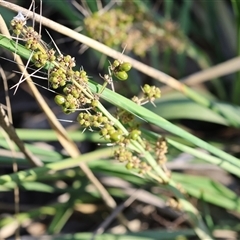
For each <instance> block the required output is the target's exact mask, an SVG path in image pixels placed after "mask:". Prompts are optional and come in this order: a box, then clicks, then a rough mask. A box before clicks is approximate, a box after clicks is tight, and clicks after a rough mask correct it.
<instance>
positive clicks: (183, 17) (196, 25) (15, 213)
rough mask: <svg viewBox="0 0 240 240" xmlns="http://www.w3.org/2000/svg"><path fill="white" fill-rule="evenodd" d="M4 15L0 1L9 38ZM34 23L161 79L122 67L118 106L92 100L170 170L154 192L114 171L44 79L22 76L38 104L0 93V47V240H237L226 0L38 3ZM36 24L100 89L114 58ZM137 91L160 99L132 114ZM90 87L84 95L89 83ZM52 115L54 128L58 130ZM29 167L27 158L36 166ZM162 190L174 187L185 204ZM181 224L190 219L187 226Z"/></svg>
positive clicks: (8, 65) (234, 80) (235, 16)
mask: <svg viewBox="0 0 240 240" xmlns="http://www.w3.org/2000/svg"><path fill="white" fill-rule="evenodd" d="M8 2H10V3H15V4H17V5H19V6H23V7H25V8H27V9H28V8H29V5H30V2H28V1H20V0H19V1H8ZM1 5H2V6H1ZM16 11H19V10H15V11H13V10H10V9H8V8H6V6H5V7H4V1H0V13H1V15H2V17H3V19H4V21H5V22H6V24H7V25H8V28H9V30H10V33H12V31H11V27H10V21H11V19H12V18H13V17H14V16H16ZM35 11H36V12H37V13H39V12H40V11H41V4H40V2H37V1H36V5H35ZM42 15H43V16H45V17H47V18H49V19H52V20H53V21H55V22H57V23H59V24H62V25H63V26H66V27H69V28H71V29H75V30H76V31H77V32H81V33H82V34H84V35H86V36H88V37H89V38H91V39H95V40H97V41H99V42H102V43H103V44H105V45H107V46H109V47H110V48H112V49H115V50H117V51H119V52H120V53H121V52H123V50H124V53H123V55H118V56H122V58H123V60H124V61H126V60H125V59H124V55H128V56H130V57H131V58H133V59H136V60H138V61H139V62H142V63H144V64H146V65H147V66H150V67H152V68H155V69H156V70H160V71H161V72H160V71H152V69H145V68H144V67H143V66H142V65H139V63H138V62H134V61H133V60H131V59H128V60H129V62H131V64H132V66H133V69H131V71H130V72H129V78H128V80H127V81H118V82H116V83H115V84H114V85H115V91H116V92H117V93H119V94H120V95H121V96H120V95H117V94H116V93H112V92H111V91H108V90H104V92H103V93H102V96H101V101H103V102H102V103H103V104H104V106H105V107H106V109H107V110H108V111H109V112H111V113H113V112H114V110H115V107H114V106H117V107H122V108H123V109H125V110H127V111H130V112H131V113H134V114H135V115H136V116H138V121H139V123H141V124H142V125H141V131H142V133H143V135H144V138H145V139H147V140H148V141H149V142H151V143H152V142H156V141H157V139H158V137H159V136H164V137H165V139H166V143H167V147H168V152H167V154H166V157H167V163H166V165H164V166H163V167H166V169H168V170H169V171H171V180H170V183H169V184H161V183H159V181H158V179H153V178H151V177H150V176H145V175H144V176H142V177H141V176H139V175H137V174H136V172H134V171H132V170H128V169H126V167H125V164H123V163H119V162H118V161H116V160H115V159H114V157H113V152H114V149H115V148H116V146H112V145H111V146H108V145H107V144H106V142H105V141H104V140H103V138H102V137H101V136H99V134H98V133H97V132H94V131H93V132H90V131H88V130H86V131H83V128H80V126H79V124H78V123H77V122H76V118H77V115H78V113H73V114H69V115H66V114H64V113H62V111H61V108H60V107H59V106H57V105H56V104H55V103H54V101H53V99H54V96H55V95H56V93H54V92H51V91H49V90H48V87H49V84H48V81H46V79H45V80H43V79H39V78H33V80H34V83H35V84H37V86H38V90H39V91H40V95H39V94H38V93H37V92H35V90H34V89H33V87H31V86H30V85H28V84H27V82H23V83H22V84H21V85H20V87H19V89H18V90H17V92H16V94H15V95H13V92H14V90H13V89H11V90H10V88H11V87H12V86H14V85H15V84H16V82H18V80H19V79H20V76H21V74H20V73H19V69H18V66H17V64H16V63H15V60H16V59H15V60H14V59H13V56H12V53H11V51H12V52H13V53H14V52H15V47H16V44H15V43H14V42H16V41H17V40H16V39H13V41H14V42H11V41H9V40H6V39H5V38H3V37H0V46H1V47H0V52H1V59H0V64H1V69H0V73H1V79H2V81H1V84H2V86H1V89H5V91H4V90H2V91H1V103H2V104H3V105H6V106H7V107H6V108H5V109H6V112H7V113H8V118H9V119H10V121H11V116H12V118H13V126H14V128H15V130H16V132H15V130H14V129H10V128H9V127H7V126H5V125H4V121H3V120H1V122H0V124H1V126H2V128H3V129H2V130H1V133H0V134H1V136H0V145H1V151H0V164H1V168H0V174H1V176H0V183H1V184H0V191H1V193H0V237H1V238H3V239H5V238H8V237H9V238H13V237H14V235H15V237H16V238H17V237H19V236H24V235H28V236H31V238H30V239H32V238H33V237H38V239H44V237H42V238H41V236H43V235H45V237H46V235H47V236H49V239H111V240H112V239H144V240H145V239H178V240H179V239H199V238H201V239H203V240H205V239H206V238H209V239H211V238H213V239H238V238H239V235H238V232H239V228H240V225H239V211H240V202H239V176H240V162H239V159H238V158H239V153H240V148H239V126H240V108H239V103H240V97H239V96H240V75H239V72H238V70H239V69H240V59H239V58H238V55H239V52H240V45H239V43H240V39H239V38H240V35H239V29H240V28H239V26H240V17H239V16H240V4H239V3H238V1H224V0H221V1H202V0H200V1H189V0H186V1H184V0H183V1H171V0H164V1H147V0H146V1H116V2H114V1H107V0H106V1H98V0H96V1H86V2H84V1H72V2H69V1H64V0H61V1H60V0H59V1H54V0H52V1H47V0H46V1H45V0H43V1H42ZM36 19H37V18H36ZM36 19H35V20H33V22H32V21H31V20H30V19H29V20H28V25H32V24H34V28H35V29H36V30H37V29H39V24H38V23H37V21H36ZM42 23H44V22H43V21H42ZM43 25H44V24H42V30H41V34H42V39H43V40H44V42H46V43H47V44H49V45H50V46H51V47H55V46H54V44H53V43H52V39H54V41H55V42H56V45H57V47H58V48H59V49H60V50H61V52H62V53H63V54H70V55H71V56H72V57H75V59H76V62H77V66H78V67H79V68H80V66H83V68H84V70H85V71H86V72H87V74H88V76H90V77H91V80H93V81H94V82H98V83H100V84H102V83H103V79H102V78H101V77H100V76H99V74H101V75H103V74H104V73H107V71H108V66H109V61H111V62H112V61H113V59H112V58H111V57H114V56H113V55H114V52H111V51H110V50H105V49H104V48H101V47H100V48H99V47H98V46H97V45H96V43H95V45H94V42H93V45H91V44H92V42H91V41H90V39H86V40H84V39H81V41H80V42H83V43H85V44H81V43H79V42H78V41H76V38H74V37H72V36H69V35H68V34H66V33H65V35H63V34H62V33H59V32H60V31H61V28H55V29H54V30H53V29H52V28H51V26H49V27H47V26H43ZM1 26H3V25H1ZM40 26H41V24H40ZM1 28H2V27H1ZM45 29H47V30H48V31H49V33H50V35H51V37H52V39H50V37H49V35H48V33H47V32H46V31H45ZM62 29H63V28H62ZM1 31H2V29H1ZM66 35H67V36H66ZM18 41H19V43H21V44H24V42H21V41H20V40H18ZM96 49H97V50H96ZM9 50H10V51H9ZM17 53H18V54H20V55H21V56H22V57H25V58H26V59H25V63H26V62H27V59H28V57H29V56H30V51H29V50H27V49H26V48H25V47H21V46H20V44H19V49H18V52H17ZM10 59H12V61H10ZM114 59H118V57H114ZM230 60H231V61H230ZM229 61H230V62H229ZM219 64H221V65H220V66H219ZM30 65H31V64H30ZM31 67H33V69H29V71H30V72H34V70H35V69H36V68H35V67H34V66H32V65H31ZM42 71H43V73H42V74H41V73H37V75H39V76H41V77H45V76H46V74H47V73H48V72H47V70H44V69H42ZM164 73H165V74H164ZM170 76H172V77H170ZM176 79H178V81H177V80H176ZM6 80H7V81H6ZM6 82H7V87H6V85H4V84H6ZM146 83H147V84H149V85H155V86H157V87H160V89H161V92H162V96H161V98H160V99H158V100H156V101H155V103H154V104H150V103H148V104H147V105H145V106H144V108H142V107H140V106H135V105H132V103H131V102H129V101H128V99H131V98H132V97H133V96H139V95H141V86H143V85H144V84H146ZM91 84H92V85H91ZM184 84H187V85H188V86H189V87H186V85H184ZM90 87H91V89H92V91H96V85H95V83H90ZM41 96H42V97H43V99H41ZM9 101H10V102H9ZM47 107H49V108H50V109H48V110H47V109H46V108H47ZM148 110H150V111H151V112H149V111H148ZM52 113H53V114H52ZM55 116H56V119H64V121H61V123H62V125H63V127H64V128H62V127H61V126H60V125H59V124H58V122H57V121H56V119H55ZM1 119H3V116H2V117H1ZM165 120H167V121H165ZM15 133H17V135H15ZM17 136H18V137H19V138H17ZM10 139H12V140H13V142H14V144H12V143H11V141H10ZM23 142H24V146H25V147H26V149H24V148H23V145H22V143H23ZM15 145H17V146H18V147H16V146H15ZM79 150H80V151H79ZM80 152H81V155H80ZM164 155H165V153H164ZM29 159H32V160H34V159H35V160H36V161H35V162H34V164H35V165H37V166H38V167H33V165H32V164H31V162H29ZM85 163H86V165H85ZM42 164H44V166H42ZM79 165H80V167H79ZM86 166H87V168H85V167H86ZM88 167H89V169H90V171H89V170H86V169H88ZM17 172H19V173H17ZM94 176H96V178H94ZM89 179H90V180H89ZM94 179H95V180H94ZM175 184H176V185H175ZM96 186H98V187H96ZM176 186H177V187H176ZM174 187H176V189H178V190H179V189H181V190H180V192H181V193H183V195H184V197H185V199H186V201H185V200H184V201H185V202H181V201H182V199H180V198H179V195H178V193H177V194H176V189H175V188H174ZM179 203H184V204H185V203H186V205H184V204H183V205H182V206H180V205H179ZM193 207H194V208H193ZM194 209H197V210H198V211H197V210H196V211H195V210H194ZM120 213H121V214H120ZM191 214H193V215H194V216H195V217H196V219H195V220H196V221H195V222H194V223H193V222H192V221H191V219H190V218H191V216H190V215H191ZM93 233H94V235H93ZM204 234H205V235H204Z"/></svg>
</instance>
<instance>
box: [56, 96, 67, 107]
mask: <svg viewBox="0 0 240 240" xmlns="http://www.w3.org/2000/svg"><path fill="white" fill-rule="evenodd" d="M54 101H55V103H56V104H57V105H59V106H62V105H63V104H64V103H65V102H66V99H65V97H63V96H61V95H56V96H55V98H54Z"/></svg>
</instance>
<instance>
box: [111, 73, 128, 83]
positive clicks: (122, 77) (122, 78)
mask: <svg viewBox="0 0 240 240" xmlns="http://www.w3.org/2000/svg"><path fill="white" fill-rule="evenodd" d="M114 75H115V76H116V77H117V79H118V80H120V81H125V80H127V78H128V74H127V73H126V72H125V71H118V72H115V73H114Z"/></svg>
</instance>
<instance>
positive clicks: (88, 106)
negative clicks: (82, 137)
mask: <svg viewBox="0 0 240 240" xmlns="http://www.w3.org/2000/svg"><path fill="white" fill-rule="evenodd" d="M10 25H11V30H12V32H13V34H14V36H13V37H14V38H15V39H17V40H16V44H15V50H14V51H16V53H18V54H20V55H21V52H19V51H18V45H19V44H20V43H19V42H21V43H22V44H24V46H25V49H28V50H29V52H30V58H29V61H31V62H33V63H34V65H35V67H36V68H37V70H39V71H40V70H42V69H47V75H48V81H49V85H50V87H51V88H52V89H53V90H54V91H56V90H57V92H60V94H57V95H56V96H55V102H56V104H57V105H59V106H60V107H61V109H62V111H63V112H64V113H65V114H71V113H73V112H75V111H77V112H79V114H78V117H77V121H78V123H79V124H80V126H81V127H82V128H83V129H84V130H90V131H94V132H98V133H99V135H100V136H101V137H102V138H104V139H105V140H106V141H108V142H109V143H110V144H112V145H114V146H116V147H117V148H116V150H115V151H114V157H115V159H116V160H118V161H120V162H121V163H123V164H125V166H126V168H127V169H129V170H131V171H132V172H133V173H134V174H135V175H138V176H140V177H146V178H149V179H151V180H153V181H155V182H157V183H158V184H163V185H164V187H165V188H167V189H168V190H169V191H171V192H172V193H173V195H174V199H175V200H174V201H173V200H171V201H169V202H170V203H172V204H170V205H171V206H172V207H175V208H177V209H178V210H180V211H186V212H187V213H188V215H189V222H190V223H191V224H192V226H193V228H194V229H195V231H196V233H197V234H198V235H199V237H200V238H201V239H206V237H207V239H211V237H210V236H209V234H208V231H207V229H206V228H205V225H204V223H203V221H202V219H201V216H200V214H199V212H198V211H197V209H196V208H194V207H193V206H192V205H191V204H190V203H189V202H188V201H187V200H186V197H185V191H184V190H183V189H182V187H181V186H179V185H178V184H176V183H175V182H174V181H173V180H172V179H171V174H170V172H169V171H168V170H167V168H166V166H165V163H166V160H167V159H166V153H167V142H166V140H165V139H164V138H162V137H159V138H158V139H157V140H156V141H155V142H153V141H151V142H150V141H148V140H146V139H145V138H144V137H143V136H142V132H141V130H140V124H139V121H136V116H135V115H134V114H133V113H131V112H129V111H126V110H125V109H124V108H121V107H120V106H118V107H117V108H116V111H115V113H114V114H111V113H110V112H108V111H107V109H106V108H105V107H104V106H103V104H102V103H101V97H102V94H103V93H104V91H107V90H106V89H105V88H106V85H107V84H110V85H112V87H113V81H114V80H120V81H125V80H127V79H128V72H129V71H130V70H131V64H130V63H129V62H124V61H122V60H121V59H115V60H113V61H112V62H111V63H110V64H109V67H108V72H107V73H106V74H104V76H100V77H101V78H102V79H103V80H104V81H105V83H104V84H103V86H102V88H101V89H100V90H99V91H98V92H97V93H96V92H93V91H92V89H91V88H90V87H89V76H88V73H87V72H86V71H85V70H84V68H83V67H81V68H80V69H76V62H75V59H74V58H73V57H72V56H70V55H63V54H62V53H61V52H60V50H59V49H58V48H57V46H56V45H55V48H49V46H48V45H47V44H45V43H44V42H43V41H42V39H41V35H40V34H39V33H38V32H37V31H36V30H35V29H34V27H33V26H28V23H27V17H26V16H24V15H23V14H22V13H19V14H18V15H17V16H16V17H14V18H13V19H12V21H11V23H10ZM2 39H3V37H2ZM9 41H10V40H9ZM35 72H36V71H35ZM160 95H161V94H160V89H159V88H157V87H155V86H149V85H147V84H146V85H144V86H143V87H142V94H141V96H140V97H137V96H134V97H133V98H132V99H131V100H132V104H135V106H141V105H144V104H146V103H148V102H150V103H152V104H154V103H153V102H154V100H155V99H157V98H159V97H160ZM116 96H117V95H116Z"/></svg>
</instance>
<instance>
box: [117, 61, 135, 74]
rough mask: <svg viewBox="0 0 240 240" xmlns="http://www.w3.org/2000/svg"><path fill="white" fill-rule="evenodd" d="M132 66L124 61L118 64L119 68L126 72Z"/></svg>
mask: <svg viewBox="0 0 240 240" xmlns="http://www.w3.org/2000/svg"><path fill="white" fill-rule="evenodd" d="M131 68H132V65H131V64H130V63H128V62H124V63H122V64H121V65H120V66H119V70H121V71H125V72H128V71H129V70H130V69H131Z"/></svg>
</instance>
